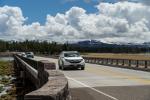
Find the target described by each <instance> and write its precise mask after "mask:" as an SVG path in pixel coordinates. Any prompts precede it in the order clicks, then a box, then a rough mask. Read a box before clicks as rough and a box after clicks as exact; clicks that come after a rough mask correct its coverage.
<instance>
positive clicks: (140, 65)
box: [84, 57, 150, 71]
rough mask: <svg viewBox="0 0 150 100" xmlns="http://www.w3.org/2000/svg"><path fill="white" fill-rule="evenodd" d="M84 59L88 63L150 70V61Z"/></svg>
mask: <svg viewBox="0 0 150 100" xmlns="http://www.w3.org/2000/svg"><path fill="white" fill-rule="evenodd" d="M84 59H85V62H86V63H93V64H100V65H110V66H116V67H125V68H133V69H140V70H145V71H149V70H150V60H136V59H114V58H100V57H84Z"/></svg>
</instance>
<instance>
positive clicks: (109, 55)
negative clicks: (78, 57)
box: [82, 53, 150, 60]
mask: <svg viewBox="0 0 150 100" xmlns="http://www.w3.org/2000/svg"><path fill="white" fill-rule="evenodd" d="M82 55H83V56H84V57H100V58H114V59H134V60H150V54H124V53H122V54H121V53H120V54H114V53H83V54H82Z"/></svg>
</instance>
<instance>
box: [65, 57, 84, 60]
mask: <svg viewBox="0 0 150 100" xmlns="http://www.w3.org/2000/svg"><path fill="white" fill-rule="evenodd" d="M64 58H65V59H68V60H80V59H83V58H82V57H64Z"/></svg>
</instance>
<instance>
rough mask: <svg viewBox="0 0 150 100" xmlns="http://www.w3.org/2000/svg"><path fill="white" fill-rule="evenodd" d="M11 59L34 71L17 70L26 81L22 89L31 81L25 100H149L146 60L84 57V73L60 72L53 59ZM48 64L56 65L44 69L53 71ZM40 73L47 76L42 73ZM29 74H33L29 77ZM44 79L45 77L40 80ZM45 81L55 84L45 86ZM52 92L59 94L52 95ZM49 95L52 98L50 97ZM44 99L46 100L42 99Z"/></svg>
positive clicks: (76, 71)
mask: <svg viewBox="0 0 150 100" xmlns="http://www.w3.org/2000/svg"><path fill="white" fill-rule="evenodd" d="M15 59H16V60H19V61H21V60H23V61H24V62H26V63H27V64H29V65H32V67H33V68H34V69H36V70H37V71H38V72H39V73H38V74H39V75H37V74H36V73H37V72H36V71H33V72H29V71H28V68H26V67H25V69H23V68H24V67H23V68H21V69H19V72H20V76H25V77H26V79H25V78H23V80H24V79H25V80H24V82H25V86H27V87H29V86H28V84H27V83H26V81H27V80H28V79H31V81H32V82H31V83H32V84H33V86H34V85H35V84H36V85H35V87H34V88H33V89H32V90H30V91H29V92H28V91H27V92H26V93H27V94H26V93H24V94H25V96H24V99H25V100H42V99H43V100H55V98H57V99H56V100H65V99H68V97H70V95H71V98H70V99H71V100H150V72H149V69H150V62H149V61H139V60H130V59H125V60H123V59H104V58H101V59H98V58H85V59H86V62H87V63H86V66H85V70H84V71H83V70H64V71H60V70H59V69H58V64H57V62H58V60H57V58H55V57H53V58H51V57H38V56H36V57H35V58H34V59H32V60H31V59H30V60H31V61H30V60H29V59H26V58H22V57H19V58H18V57H16V58H15ZM20 59H21V60H20ZM23 61H22V62H23ZM17 62H18V61H17ZM31 62H32V63H31ZM49 62H54V63H55V64H56V70H48V69H55V68H54V66H53V65H54V63H49ZM19 63H21V62H19ZM19 63H18V64H19ZM21 65H22V64H21ZM25 65H26V64H25ZM16 66H20V65H16ZM37 66H40V67H42V66H43V67H42V68H39V67H37ZM19 68H20V67H19ZM133 69H134V70H133ZM40 70H42V72H40ZM141 70H142V71H141ZM22 71H23V72H22ZM43 71H44V73H45V72H46V73H48V74H42V73H43ZM23 73H24V74H23ZM29 73H34V74H35V75H34V74H33V75H29ZM40 74H41V75H40ZM47 75H48V80H47ZM50 76H51V77H50ZM31 77H32V78H31ZM36 77H38V78H36ZM41 77H42V78H41ZM44 77H46V78H45V79H44ZM65 77H66V78H67V79H66V78H65ZM41 79H43V80H44V81H45V82H46V83H45V82H43V81H41ZM67 80H68V82H67ZM49 82H50V83H51V82H52V83H53V82H54V83H55V84H52V85H48V84H50V83H49ZM60 84H61V85H60ZM53 86H55V88H54V87H53ZM68 87H69V89H68ZM56 88H57V89H56ZM55 89H56V90H58V91H61V90H63V91H62V92H58V91H57V92H56V91H55ZM69 90H70V91H69ZM31 91H32V92H31ZM53 92H54V94H55V95H52V93H53ZM69 94H70V95H69ZM57 95H58V97H57ZM41 96H42V97H43V98H41ZM53 96H54V97H53ZM44 97H45V98H46V97H48V98H47V99H45V98H44ZM51 97H52V98H53V99H51ZM39 98H40V99H39Z"/></svg>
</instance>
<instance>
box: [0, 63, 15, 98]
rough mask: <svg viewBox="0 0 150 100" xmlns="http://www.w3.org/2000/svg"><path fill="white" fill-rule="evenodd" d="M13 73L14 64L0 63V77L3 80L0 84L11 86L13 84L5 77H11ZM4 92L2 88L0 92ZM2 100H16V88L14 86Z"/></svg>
mask: <svg viewBox="0 0 150 100" xmlns="http://www.w3.org/2000/svg"><path fill="white" fill-rule="evenodd" d="M12 72H13V70H12V63H9V62H7V61H0V76H2V79H1V80H0V84H4V85H9V84H10V83H11V81H10V79H9V78H6V77H4V76H9V75H11V74H12ZM1 91H3V87H0V92H1ZM0 100H16V88H15V86H13V87H12V88H11V90H9V91H7V94H6V95H3V96H1V97H0Z"/></svg>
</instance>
